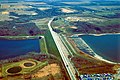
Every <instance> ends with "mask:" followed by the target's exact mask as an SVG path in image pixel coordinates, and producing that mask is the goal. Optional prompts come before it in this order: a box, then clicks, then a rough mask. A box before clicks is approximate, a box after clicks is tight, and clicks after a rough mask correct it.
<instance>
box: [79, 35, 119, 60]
mask: <svg viewBox="0 0 120 80" xmlns="http://www.w3.org/2000/svg"><path fill="white" fill-rule="evenodd" d="M79 37H80V38H82V39H83V40H84V41H85V42H86V43H87V45H89V47H90V48H91V49H92V50H93V51H94V52H95V53H96V54H98V55H100V56H101V57H103V58H104V59H107V60H110V61H114V62H120V34H107V35H102V36H94V35H81V36H79Z"/></svg>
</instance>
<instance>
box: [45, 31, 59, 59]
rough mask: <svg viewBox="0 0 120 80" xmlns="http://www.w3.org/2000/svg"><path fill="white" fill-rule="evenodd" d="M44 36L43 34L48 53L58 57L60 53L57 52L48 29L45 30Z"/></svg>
mask: <svg viewBox="0 0 120 80" xmlns="http://www.w3.org/2000/svg"><path fill="white" fill-rule="evenodd" d="M44 36H45V40H46V44H47V49H48V53H50V54H52V55H55V56H56V57H57V58H59V59H60V54H59V52H58V49H57V47H56V45H55V42H54V40H53V38H52V35H51V33H50V31H49V30H47V31H46V33H45V35H44Z"/></svg>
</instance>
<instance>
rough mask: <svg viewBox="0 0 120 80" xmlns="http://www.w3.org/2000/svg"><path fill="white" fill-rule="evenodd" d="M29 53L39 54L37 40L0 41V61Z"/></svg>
mask: <svg viewBox="0 0 120 80" xmlns="http://www.w3.org/2000/svg"><path fill="white" fill-rule="evenodd" d="M29 52H38V53H39V52H40V42H39V39H26V40H0V60H1V59H7V58H11V57H15V56H19V55H24V54H27V53H29Z"/></svg>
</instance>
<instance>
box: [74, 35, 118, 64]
mask: <svg viewBox="0 0 120 80" xmlns="http://www.w3.org/2000/svg"><path fill="white" fill-rule="evenodd" d="M116 34H120V33H105V34H75V35H72V37H78V36H79V35H93V36H103V35H116ZM81 39H82V38H81ZM82 41H83V42H84V44H86V45H87V46H88V47H89V48H90V49H91V50H92V51H93V49H92V48H91V47H90V46H89V45H88V44H87V43H86V42H85V41H84V40H83V39H82ZM93 52H94V51H93ZM92 57H94V58H96V59H99V60H102V61H105V62H107V63H111V64H120V63H117V62H113V61H109V60H107V59H105V58H103V57H102V56H99V55H98V54H97V53H95V52H94V56H92Z"/></svg>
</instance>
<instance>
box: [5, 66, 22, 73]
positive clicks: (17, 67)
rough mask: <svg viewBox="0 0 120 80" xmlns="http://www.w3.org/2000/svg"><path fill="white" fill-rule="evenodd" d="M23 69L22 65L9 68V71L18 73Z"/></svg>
mask: <svg viewBox="0 0 120 80" xmlns="http://www.w3.org/2000/svg"><path fill="white" fill-rule="evenodd" d="M21 70H22V68H21V67H20V66H16V67H12V68H9V69H8V70H7V72H8V73H18V72H20V71H21Z"/></svg>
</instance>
